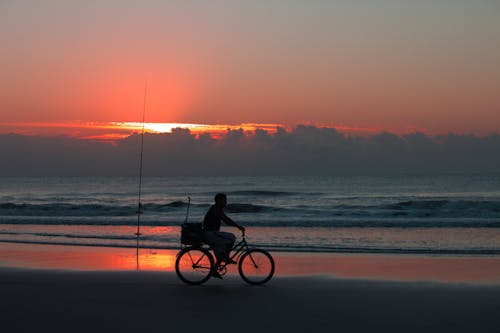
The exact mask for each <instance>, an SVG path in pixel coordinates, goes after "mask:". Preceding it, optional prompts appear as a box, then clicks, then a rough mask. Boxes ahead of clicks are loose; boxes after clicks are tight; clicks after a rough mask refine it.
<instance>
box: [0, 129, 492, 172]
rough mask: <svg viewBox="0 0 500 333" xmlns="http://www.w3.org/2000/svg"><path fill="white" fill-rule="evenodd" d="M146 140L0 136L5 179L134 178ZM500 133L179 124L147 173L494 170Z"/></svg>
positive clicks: (148, 148) (150, 142)
mask: <svg viewBox="0 0 500 333" xmlns="http://www.w3.org/2000/svg"><path fill="white" fill-rule="evenodd" d="M140 142H141V137H140V135H138V134H133V135H130V136H128V137H126V138H124V139H121V140H118V141H116V144H115V145H111V144H109V143H103V142H97V141H89V140H81V139H75V138H69V137H65V136H58V137H40V136H24V135H17V134H8V135H0V154H1V156H2V163H0V174H1V175H3V176H81V175H89V176H90V175H102V176H113V175H115V176H134V175H137V174H138V169H139V156H140ZM499 151H500V136H499V135H498V134H494V135H490V136H486V137H479V136H474V135H457V134H448V135H440V136H428V135H426V134H423V133H412V134H405V135H401V136H399V135H395V134H391V133H386V132H382V133H377V134H375V135H372V136H364V137H359V136H349V135H346V134H343V133H341V132H339V131H337V130H335V129H334V128H319V127H315V126H305V125H299V126H297V127H295V128H294V129H292V130H289V131H287V130H285V129H284V128H281V127H278V128H277V129H276V131H275V132H274V133H272V134H271V133H269V132H267V131H266V130H262V129H257V130H255V131H254V132H251V133H248V132H246V131H243V130H241V129H231V130H228V131H227V132H226V133H225V135H223V136H222V137H221V138H218V139H214V138H213V137H212V136H211V135H210V134H208V133H201V134H196V135H195V134H193V133H191V132H190V131H189V130H188V129H181V128H176V129H174V130H173V131H172V132H171V133H164V134H150V133H146V134H145V136H144V175H145V176H176V175H201V176H203V175H332V176H337V175H352V174H355V175H389V174H437V173H438V174H450V173H495V172H498V170H500V154H498V152H499Z"/></svg>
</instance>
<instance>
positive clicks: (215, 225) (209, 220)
mask: <svg viewBox="0 0 500 333" xmlns="http://www.w3.org/2000/svg"><path fill="white" fill-rule="evenodd" d="M222 214H224V213H223V212H222V209H220V208H217V206H215V205H212V206H211V207H210V209H209V210H208V212H207V213H206V214H205V219H204V220H203V230H204V231H219V230H220V226H221V221H222Z"/></svg>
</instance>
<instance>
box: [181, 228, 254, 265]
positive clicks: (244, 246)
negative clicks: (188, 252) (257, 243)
mask: <svg viewBox="0 0 500 333" xmlns="http://www.w3.org/2000/svg"><path fill="white" fill-rule="evenodd" d="M205 245H206V246H208V249H209V250H212V247H211V246H210V245H209V244H207V243H202V244H200V245H196V246H193V245H189V246H193V247H199V248H205V249H207V248H206V247H205ZM249 250H250V247H249V246H248V243H247V240H246V238H245V233H244V232H242V236H241V240H240V241H239V242H238V243H237V244H235V245H234V246H233V248H232V249H231V253H232V254H231V255H230V256H229V258H230V259H231V260H234V261H236V262H237V261H238V260H239V259H240V257H241V256H242V255H243V253H245V252H248V251H249ZM199 260H201V258H200V259H199ZM193 264H195V265H197V264H198V263H193ZM226 266H227V263H221V264H220V266H219V268H222V269H224V268H225V267H226Z"/></svg>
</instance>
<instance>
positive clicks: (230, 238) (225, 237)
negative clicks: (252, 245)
mask: <svg viewBox="0 0 500 333" xmlns="http://www.w3.org/2000/svg"><path fill="white" fill-rule="evenodd" d="M217 235H218V236H219V237H220V243H221V245H222V247H223V253H222V256H223V257H222V258H223V259H222V260H223V261H226V262H228V263H234V261H232V260H231V259H230V253H231V250H232V249H233V246H234V242H235V241H236V236H234V235H233V234H232V233H230V232H223V231H219V232H218V233H217Z"/></svg>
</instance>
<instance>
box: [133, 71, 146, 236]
mask: <svg viewBox="0 0 500 333" xmlns="http://www.w3.org/2000/svg"><path fill="white" fill-rule="evenodd" d="M147 92H148V81H146V82H145V83H144V105H143V109H142V132H141V158H140V161H139V195H138V200H137V212H136V214H137V231H136V233H135V235H136V236H137V238H139V236H140V235H141V232H140V223H141V214H142V203H141V194H142V160H143V153H144V120H145V116H146V95H147Z"/></svg>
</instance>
